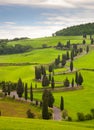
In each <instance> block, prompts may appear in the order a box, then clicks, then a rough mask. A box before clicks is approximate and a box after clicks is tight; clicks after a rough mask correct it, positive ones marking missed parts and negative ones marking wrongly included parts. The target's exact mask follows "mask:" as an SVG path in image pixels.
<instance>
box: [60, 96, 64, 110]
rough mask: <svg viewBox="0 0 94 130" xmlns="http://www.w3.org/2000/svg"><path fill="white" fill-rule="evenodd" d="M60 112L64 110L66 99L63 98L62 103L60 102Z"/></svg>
mask: <svg viewBox="0 0 94 130" xmlns="http://www.w3.org/2000/svg"><path fill="white" fill-rule="evenodd" d="M60 110H61V111H62V110H64V99H63V97H62V96H61V101H60Z"/></svg>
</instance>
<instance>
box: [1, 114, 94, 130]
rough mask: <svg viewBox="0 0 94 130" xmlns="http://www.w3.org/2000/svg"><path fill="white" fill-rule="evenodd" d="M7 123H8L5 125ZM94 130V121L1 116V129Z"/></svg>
mask: <svg viewBox="0 0 94 130" xmlns="http://www.w3.org/2000/svg"><path fill="white" fill-rule="evenodd" d="M5 124H6V125H5ZM19 129H20V130H48V129H49V130H63V129H64V130H93V129H94V121H92V122H84V123H75V122H74V123H70V122H56V121H44V120H32V119H22V118H9V117H7V118H4V117H1V118H0V130H19Z"/></svg>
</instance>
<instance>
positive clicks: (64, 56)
mask: <svg viewBox="0 0 94 130" xmlns="http://www.w3.org/2000/svg"><path fill="white" fill-rule="evenodd" d="M66 59H67V57H66V55H64V54H63V55H62V61H61V64H62V66H63V67H64V65H65V64H66Z"/></svg>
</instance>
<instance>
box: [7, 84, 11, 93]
mask: <svg viewBox="0 0 94 130" xmlns="http://www.w3.org/2000/svg"><path fill="white" fill-rule="evenodd" d="M7 91H8V95H10V91H11V90H10V84H9V83H8V90H7Z"/></svg>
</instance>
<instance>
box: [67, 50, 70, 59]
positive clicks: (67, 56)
mask: <svg viewBox="0 0 94 130" xmlns="http://www.w3.org/2000/svg"><path fill="white" fill-rule="evenodd" d="M66 57H67V60H69V58H70V56H69V51H67V54H66Z"/></svg>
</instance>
